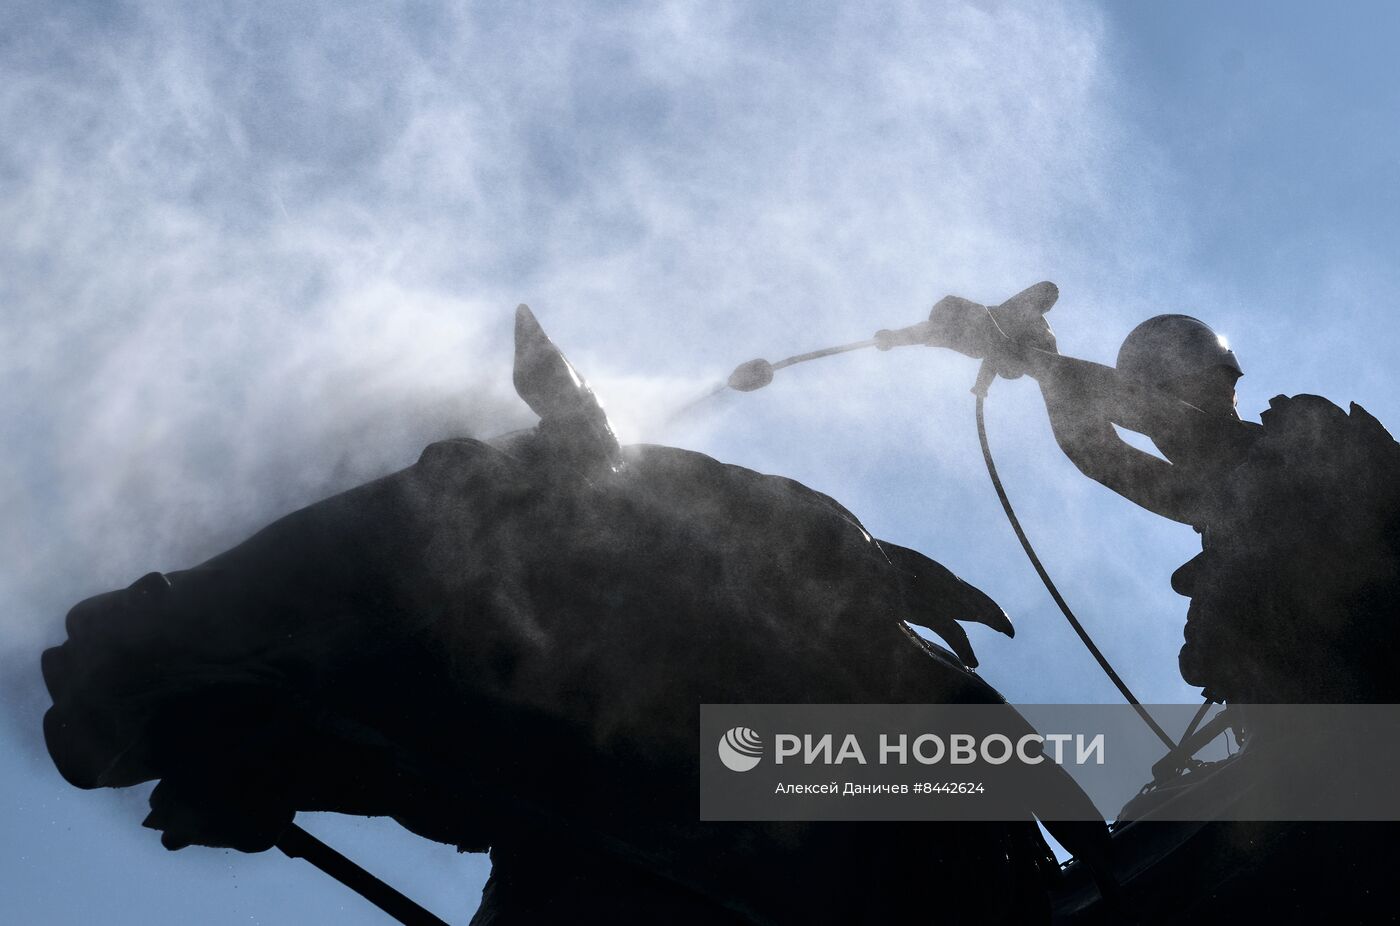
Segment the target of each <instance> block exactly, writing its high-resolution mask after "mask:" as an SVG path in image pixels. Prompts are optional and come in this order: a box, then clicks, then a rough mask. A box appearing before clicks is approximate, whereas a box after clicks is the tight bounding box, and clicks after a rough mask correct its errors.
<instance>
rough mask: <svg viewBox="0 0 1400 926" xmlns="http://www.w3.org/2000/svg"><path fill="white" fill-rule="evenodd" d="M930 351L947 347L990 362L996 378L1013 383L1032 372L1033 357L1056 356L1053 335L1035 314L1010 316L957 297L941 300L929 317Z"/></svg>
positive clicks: (994, 308)
mask: <svg viewBox="0 0 1400 926" xmlns="http://www.w3.org/2000/svg"><path fill="white" fill-rule="evenodd" d="M928 331H929V336H928V340H927V341H926V343H927V344H928V345H929V346H930V347H948V348H951V349H953V350H955V351H958V352H959V353H961V354H966V355H967V356H969V357H973V358H976V359H978V360H983V359H987V360H990V361H991V362H992V364H993V366H994V367H995V368H996V370H997V374H998V375H1000V376H1002V377H1004V378H1006V379H1015V378H1017V377H1018V376H1021V375H1022V374H1023V373H1026V372H1030V373H1032V374H1034V373H1035V372H1036V356H1037V353H1041V354H1045V353H1048V354H1054V353H1057V345H1056V342H1055V333H1054V331H1052V330H1051V328H1050V324H1049V322H1047V321H1046V319H1045V316H1044V315H1043V314H1041V313H1039V312H1031V313H1013V312H1011V311H1007V310H1006V308H1005V307H1002V306H996V307H993V308H988V307H987V306H984V305H982V304H980V303H976V302H973V301H972V300H970V299H964V298H962V297H961V296H944V297H943V298H942V299H940V300H938V302H937V303H936V304H935V305H934V307H933V311H932V312H930V313H929V320H928Z"/></svg>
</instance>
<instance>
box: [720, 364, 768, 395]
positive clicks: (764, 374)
mask: <svg viewBox="0 0 1400 926" xmlns="http://www.w3.org/2000/svg"><path fill="white" fill-rule="evenodd" d="M772 381H773V364H771V363H769V362H768V361H767V360H764V359H763V358H761V357H760V358H759V359H757V360H750V361H749V362H748V363H741V364H739V365H738V366H737V367H735V368H734V372H733V373H730V374H729V382H728V386H729V388H730V389H735V390H738V391H739V392H753V391H754V390H755V389H762V388H763V387H764V386H766V385H768V384H769V383H771V382H772Z"/></svg>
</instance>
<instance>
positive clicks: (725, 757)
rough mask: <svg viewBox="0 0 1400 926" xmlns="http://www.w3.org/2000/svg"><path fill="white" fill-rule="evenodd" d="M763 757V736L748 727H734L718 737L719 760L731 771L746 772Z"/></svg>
mask: <svg viewBox="0 0 1400 926" xmlns="http://www.w3.org/2000/svg"><path fill="white" fill-rule="evenodd" d="M762 758H763V738H762V737H761V736H759V735H758V734H757V733H755V732H754V731H752V730H750V729H749V728H748V727H735V728H734V729H732V730H730V731H729V732H728V733H726V734H724V735H723V736H721V737H720V738H719V760H720V761H721V762H723V763H724V767H725V768H727V769H729V770H730V771H731V772H747V771H748V770H749V769H751V768H753V767H754V766H755V765H757V764H758V763H759V760H760V759H762Z"/></svg>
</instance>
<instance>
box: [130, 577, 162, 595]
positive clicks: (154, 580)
mask: <svg viewBox="0 0 1400 926" xmlns="http://www.w3.org/2000/svg"><path fill="white" fill-rule="evenodd" d="M127 591H129V592H135V593H136V594H138V595H153V596H154V595H164V594H165V593H166V592H168V591H170V580H169V579H167V578H166V577H165V575H164V574H163V573H159V572H148V573H146V574H145V575H144V576H142V577H141V578H139V579H137V580H136V581H135V582H132V583H131V584H130V585H128V586H127Z"/></svg>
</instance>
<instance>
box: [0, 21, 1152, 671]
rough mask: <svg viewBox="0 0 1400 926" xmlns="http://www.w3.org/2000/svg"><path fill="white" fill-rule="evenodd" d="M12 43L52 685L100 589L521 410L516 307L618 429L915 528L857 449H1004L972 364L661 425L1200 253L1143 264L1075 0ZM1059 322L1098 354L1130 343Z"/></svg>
mask: <svg viewBox="0 0 1400 926" xmlns="http://www.w3.org/2000/svg"><path fill="white" fill-rule="evenodd" d="M9 18H10V19H11V20H12V22H11V23H10V24H9V25H11V26H13V27H14V28H6V29H4V30H0V31H3V32H4V33H5V34H8V35H10V36H11V38H10V39H8V40H7V44H6V46H5V48H4V52H3V59H2V60H3V71H0V112H2V113H3V117H4V123H3V124H4V125H6V127H7V131H6V132H5V134H4V136H3V138H0V179H3V189H4V191H5V192H4V194H3V196H0V242H3V244H0V297H2V298H3V302H0V305H3V312H4V329H5V342H6V344H5V351H4V355H3V359H0V364H3V365H2V366H0V383H3V387H4V389H3V392H4V395H3V398H0V414H3V419H0V420H3V422H4V428H5V435H6V441H5V447H6V449H5V453H4V456H3V457H0V475H3V476H4V480H3V487H4V488H3V491H4V493H5V496H4V498H3V503H4V505H5V510H6V511H7V512H9V517H8V518H7V519H6V521H5V526H4V528H3V534H0V537H3V554H4V565H3V567H0V570H3V571H0V593H3V594H4V595H5V597H6V606H5V608H4V610H3V614H2V615H0V638H3V643H4V647H5V648H6V650H7V651H10V652H17V653H22V654H23V658H24V659H26V660H28V659H31V658H32V655H33V653H34V650H35V649H36V648H37V646H38V645H39V644H40V643H41V642H44V641H52V640H54V639H55V638H56V634H57V633H58V620H59V619H60V618H61V616H62V613H63V611H64V610H65V609H66V607H67V606H68V605H69V604H71V603H73V602H74V601H76V600H77V599H78V598H80V597H82V596H84V595H87V594H90V593H93V592H96V591H100V590H103V589H105V588H109V587H114V586H117V585H122V584H125V583H126V582H128V581H130V580H131V579H132V578H134V577H136V576H138V575H140V574H142V573H144V572H146V571H149V570H150V569H156V568H159V569H171V568H180V567H182V566H187V565H191V564H192V563H194V562H197V561H198V560H200V559H202V558H204V557H205V556H208V555H210V554H212V553H214V552H217V551H218V550H219V549H221V548H223V547H224V546H227V545H228V544H230V543H232V542H234V541H236V540H238V539H240V538H241V537H242V536H244V535H246V534H247V533H249V532H251V531H252V530H254V529H256V528H257V527H258V526H260V525H261V524H262V523H264V522H266V521H267V520H269V519H271V518H272V517H275V516H276V515H278V514H280V513H282V512H285V511H286V510H288V509H290V508H292V507H295V506H297V505H301V504H305V503H307V502H309V501H312V500H314V499H315V498H318V497H321V496H323V495H325V494H328V493H330V492H333V491H336V490H339V489H343V488H346V487H348V486H350V485H353V484H356V483H358V482H361V481H363V480H365V479H367V478H370V477H372V476H375V475H379V474H381V473H383V472H387V471H389V470H391V469H394V468H397V467H399V466H402V465H406V464H408V463H410V462H412V460H413V459H414V458H415V457H416V454H417V452H418V450H419V449H420V448H421V446H422V445H423V444H424V443H426V442H428V441H430V440H432V439H436V438H440V437H445V436H449V435H461V434H475V435H489V434H492V433H497V432H500V431H505V430H509V429H511V428H513V427H518V426H521V425H524V424H528V423H529V421H530V416H529V413H528V411H527V410H526V409H525V408H524V406H523V404H521V403H519V402H518V401H517V400H516V399H515V397H514V396H513V394H512V392H511V391H510V386H509V360H510V341H509V336H510V319H511V311H512V309H513V307H514V305H515V304H516V303H517V302H520V301H528V302H529V303H530V304H531V305H532V306H533V307H534V308H535V310H536V312H537V314H538V315H539V317H540V319H541V320H542V322H543V323H544V325H545V327H546V329H547V330H548V331H549V332H550V334H551V335H552V336H553V337H554V339H555V340H556V341H557V342H558V343H559V344H560V345H561V346H563V348H564V349H565V350H566V352H568V353H569V355H570V357H571V359H573V360H574V362H575V364H576V366H578V367H579V369H580V370H581V371H582V372H583V373H584V374H585V375H586V376H588V377H589V378H590V380H591V381H592V382H593V383H594V385H595V387H596V388H597V389H598V391H599V393H600V394H601V395H602V397H603V398H604V399H605V401H607V402H608V404H609V407H610V410H611V411H612V412H613V414H614V415H615V417H616V418H617V419H618V423H619V427H620V430H621V431H622V433H623V436H624V437H626V438H630V439H640V438H648V439H657V438H661V439H665V440H666V441H668V442H679V443H685V444H688V445H691V446H696V447H698V448H700V449H705V450H707V451H709V452H713V453H715V454H716V455H717V456H721V457H722V458H725V459H734V460H736V461H738V462H748V463H751V464H753V465H758V466H760V467H762V468H767V469H770V470H781V471H785V472H790V473H793V474H795V475H799V476H803V477H806V478H810V479H811V480H812V481H813V482H814V483H816V484H818V487H819V488H822V489H824V490H827V491H832V492H833V493H834V494H837V495H838V496H839V497H842V498H843V500H847V499H848V498H849V496H851V495H855V496H856V497H857V498H860V497H861V496H863V495H866V494H867V493H869V494H870V495H871V496H872V497H871V499H870V500H871V503H872V504H876V503H879V504H883V503H884V502H883V501H881V500H879V499H876V498H874V497H873V496H874V494H875V490H874V489H872V488H870V487H869V486H865V485H862V484H861V479H862V473H861V471H860V465H859V464H858V463H853V462H852V460H851V459H850V458H848V457H845V456H842V455H841V454H840V452H839V448H832V447H829V446H824V444H829V443H830V442H829V440H827V439H826V435H828V434H830V433H844V434H849V435H851V436H852V438H851V439H853V440H859V441H860V442H862V444H863V446H864V448H865V450H866V452H867V453H868V455H869V456H868V459H870V460H871V461H877V460H881V459H883V458H885V457H888V456H890V455H893V454H896V453H902V452H905V451H906V450H907V449H908V448H909V446H910V442H911V441H912V442H913V445H914V446H918V447H923V448H924V451H925V452H933V450H931V449H930V448H931V447H933V445H935V444H937V445H939V446H938V447H935V448H934V449H938V450H940V452H941V451H942V450H946V449H947V448H946V447H944V446H943V444H944V443H946V442H947V441H948V440H951V439H952V438H950V437H949V436H948V434H947V433H942V434H940V433H938V432H939V430H940V428H939V427H938V426H934V427H932V428H931V429H930V430H927V431H926V430H923V426H924V425H925V424H927V423H929V422H930V421H933V422H935V425H936V423H937V422H939V421H942V420H943V419H945V418H946V419H947V421H956V422H957V424H956V427H957V428H960V429H964V430H965V429H966V428H967V427H970V425H967V422H966V419H965V418H964V417H962V415H963V412H964V410H965V405H964V404H962V403H964V402H965V399H966V392H965V390H966V387H967V385H969V384H970V383H966V382H964V380H965V379H967V377H968V375H969V372H968V371H969V367H968V366H967V364H966V363H962V362H960V361H958V360H957V358H952V357H951V356H949V357H948V358H947V359H946V361H939V362H933V361H932V360H930V357H932V354H926V355H925V356H923V357H922V358H921V359H919V360H913V359H909V358H903V359H893V358H890V359H889V361H888V362H889V363H890V364H895V366H885V367H879V370H881V371H884V370H897V371H898V373H897V375H898V377H899V382H900V388H901V390H907V392H905V393H903V395H904V396H906V397H913V398H908V399H907V401H906V400H904V399H900V398H897V397H892V396H891V395H890V382H891V381H892V379H891V378H890V377H892V376H894V375H895V374H884V373H880V374H876V373H875V372H874V371H876V369H877V367H876V364H877V363H880V362H884V361H877V360H875V359H872V358H865V359H855V358H853V359H851V360H849V361H843V363H846V364H847V365H846V366H843V367H841V368H840V371H841V372H840V373H839V374H838V373H836V372H834V368H833V371H829V372H828V373H825V374H816V373H813V374H810V375H806V376H805V378H804V379H803V380H801V381H800V382H801V384H802V385H801V389H798V388H796V386H794V387H793V388H790V389H787V390H782V389H779V388H778V387H777V386H775V387H774V388H773V390H772V391H771V394H770V393H764V394H759V395H757V396H755V397H753V398H752V401H750V402H749V404H748V405H746V406H744V409H745V410H744V414H743V415H742V416H738V417H736V416H735V415H734V414H732V411H733V406H723V405H722V404H721V405H720V406H717V407H716V409H715V410H714V411H707V412H703V413H701V414H698V415H696V416H693V417H692V418H690V419H687V421H686V422H684V423H682V424H681V425H679V426H673V427H670V428H666V429H662V428H661V427H660V424H661V422H663V421H665V420H666V417H667V415H668V413H669V412H670V411H671V410H672V409H674V408H675V407H676V406H677V405H679V404H681V403H682V402H684V401H686V400H688V399H690V398H692V397H693V396H694V395H697V394H699V393H700V392H701V391H703V389H704V388H705V387H706V386H708V385H709V384H710V383H711V382H713V381H714V380H715V379H716V378H717V377H722V376H723V375H725V374H726V373H727V372H728V370H729V369H730V368H732V366H733V365H734V364H735V363H737V362H739V361H741V360H744V359H748V358H749V357H751V356H756V355H767V356H770V357H773V358H774V359H776V358H777V357H780V356H783V355H784V354H786V353H792V352H796V351H799V350H805V349H810V348H812V347H817V346H821V345H823V344H825V343H829V342H833V341H844V340H852V339H855V338H859V337H865V336H868V335H869V334H870V333H871V332H873V331H874V330H875V329H876V328H880V327H890V326H895V325H903V324H909V323H912V322H914V321H917V320H919V319H920V318H921V317H922V315H923V314H924V313H926V311H927V307H928V305H929V303H930V302H931V301H932V300H934V299H936V298H937V297H938V296H941V295H942V294H943V293H944V292H947V291H955V292H962V293H963V294H965V295H968V296H971V297H973V298H981V299H985V300H989V301H990V300H993V299H996V298H999V297H1001V296H1004V295H1009V294H1010V293H1011V292H1014V291H1015V290H1017V289H1020V288H1021V287H1023V286H1025V285H1027V284H1029V283H1031V282H1034V281H1035V280H1036V279H1040V278H1042V277H1049V278H1051V279H1056V280H1057V281H1059V282H1060V283H1061V284H1062V286H1063V287H1064V288H1065V290H1066V292H1067V293H1071V292H1073V293H1074V297H1072V298H1076V299H1079V300H1082V301H1083V302H1084V303H1094V302H1095V301H1097V307H1096V312H1097V318H1098V320H1099V322H1100V323H1101V322H1103V320H1104V319H1105V318H1110V319H1112V318H1119V317H1121V318H1126V317H1127V315H1126V314H1122V315H1117V314H1115V313H1131V312H1132V311H1134V309H1135V305H1134V304H1133V302H1132V300H1131V299H1129V298H1123V294H1125V293H1130V292H1132V291H1134V289H1135V285H1134V281H1135V280H1136V279H1137V278H1138V277H1139V276H1140V275H1141V274H1142V273H1144V272H1145V271H1144V264H1143V261H1144V258H1143V257H1142V256H1141V255H1142V253H1143V252H1144V251H1147V250H1152V251H1154V253H1156V254H1157V255H1159V256H1160V255H1161V253H1162V252H1163V251H1164V250H1169V249H1170V245H1169V244H1163V243H1162V242H1160V241H1159V242H1157V243H1156V246H1155V248H1152V249H1145V248H1141V247H1138V246H1137V244H1136V243H1137V242H1139V241H1141V240H1142V239H1143V236H1145V235H1146V234H1147V233H1148V232H1147V230H1146V229H1149V228H1151V222H1152V220H1153V216H1152V215H1151V213H1150V208H1151V207H1150V202H1151V197H1150V196H1148V195H1144V192H1145V191H1148V192H1150V189H1149V188H1150V185H1151V182H1152V176H1153V171H1154V170H1155V169H1156V168H1155V167H1154V165H1153V162H1152V156H1151V154H1150V152H1143V151H1141V150H1137V149H1135V148H1133V145H1134V141H1133V139H1132V138H1131V137H1129V136H1128V135H1127V134H1125V132H1124V130H1123V129H1122V127H1121V126H1120V124H1119V122H1118V121H1117V119H1116V118H1115V113H1114V105H1115V104H1114V98H1113V85H1112V81H1111V75H1110V74H1108V73H1107V71H1106V65H1105V63H1104V59H1103V56H1102V44H1103V41H1104V25H1103V23H1102V21H1101V18H1100V16H1099V14H1098V13H1097V12H1096V11H1095V10H1093V9H1092V8H1091V7H1088V6H1081V5H1078V4H1069V5H1064V6H1057V7H1042V8H1032V9H1027V8H1020V7H1017V6H1014V5H1010V4H1007V5H1002V4H995V3H992V4H987V3H965V4H947V5H939V6H938V7H937V8H928V7H927V6H926V5H923V4H890V5H878V6H868V5H866V6H859V7H856V6H852V5H848V4H847V5H839V4H830V5H823V4H802V5H794V6H792V7H787V6H784V5H776V4H759V5H753V4H738V3H735V4H714V3H689V2H670V3H662V4H597V5H590V6H587V7H583V6H575V5H552V4H551V5H540V6H526V5H518V4H472V5H465V4H463V5H428V4H409V3H403V4H382V3H321V4H315V3H309V4H308V3H297V4H285V5H278V4H260V5H256V6H252V7H247V8H239V7H236V6H232V5H217V6H199V7H189V6H187V5H180V4H174V3H143V4H139V5H138V4H125V5H123V4H112V5H104V6H102V7H92V8H89V7H85V6H65V5H54V6H50V5H41V4H32V5H29V6H23V5H20V6H17V7H15V8H14V9H13V10H12V12H11V13H10V14H9ZM1125 162H1127V163H1129V164H1130V165H1131V166H1129V167H1125V166H1124V164H1125ZM1158 231H1160V229H1158ZM1089 253H1092V254H1094V257H1093V259H1092V261H1091V260H1090V259H1089V258H1086V257H1085V256H1084V255H1086V254H1089ZM1154 259H1155V258H1154ZM1067 281H1068V282H1069V283H1070V284H1077V288H1073V289H1072V288H1071V286H1070V285H1067ZM1109 307H1112V308H1109ZM1120 307H1121V308H1120ZM1067 321H1068V323H1069V327H1070V330H1071V331H1073V332H1076V333H1077V334H1078V336H1079V343H1080V344H1081V345H1086V346H1087V347H1089V348H1096V347H1102V346H1103V345H1106V344H1108V343H1109V342H1110V341H1113V340H1115V339H1116V337H1117V336H1120V335H1121V331H1123V330H1126V327H1127V325H1126V324H1122V325H1119V326H1117V328H1116V329H1115V327H1114V326H1113V325H1112V324H1108V325H1102V326H1101V327H1094V328H1092V329H1091V328H1090V327H1089V326H1087V325H1084V326H1083V327H1076V326H1079V325H1081V324H1082V323H1081V322H1079V321H1076V320H1075V318H1074V316H1068V317H1067ZM862 373H865V374H870V375H867V376H862V375H860V374H862ZM794 382H795V383H796V382H797V381H796V380H795V381H794ZM954 386H955V387H956V388H952V387H954ZM912 403H917V405H916V406H915V407H913V408H912V409H911V407H910V406H911V404H912ZM726 408H728V409H729V410H728V411H726ZM892 409H893V411H892ZM891 414H899V415H901V416H904V417H903V418H901V420H900V423H899V425H898V426H891V425H890V424H889V416H890V415H891ZM1039 414H1040V415H1043V413H1039ZM1024 415H1027V416H1029V417H1027V418H1026V420H1027V422H1031V421H1034V420H1038V419H1036V413H1035V410H1034V408H1033V407H1032V408H1031V411H1030V412H1026V413H1024ZM916 424H917V425H918V427H917V428H916V427H914V425H916ZM952 427H954V425H951V424H946V423H945V424H944V425H943V428H942V430H944V431H946V430H947V429H949V428H952ZM1029 427H1031V425H1030V424H1027V428H1029ZM966 439H967V437H966V435H965V434H963V435H962V436H960V437H959V438H958V440H963V441H965V440H966ZM966 448H967V445H966V444H960V445H958V452H957V454H950V453H945V454H944V456H945V457H946V458H947V462H946V463H944V464H939V465H940V466H943V467H944V468H943V469H941V470H940V471H938V472H936V473H933V474H929V473H921V474H919V477H920V478H936V479H939V480H942V486H943V489H942V491H941V493H940V494H937V495H936V497H929V498H924V499H921V501H920V504H926V505H928V510H930V511H935V512H936V511H937V510H938V506H939V505H940V504H947V498H949V497H952V496H956V495H957V493H959V492H962V491H964V490H966V491H976V492H983V491H984V486H983V485H982V483H981V481H980V480H981V479H982V478H983V477H982V476H981V475H980V473H978V472H976V471H975V470H973V469H971V468H970V467H969V461H970V462H971V464H976V462H977V460H976V457H974V456H970V455H967V454H966V452H965V451H966ZM955 458H956V459H955ZM871 465H872V467H876V464H875V463H872V464H871ZM881 465H887V464H881ZM877 468H878V467H877ZM877 475H878V476H879V477H880V478H887V477H888V475H889V474H888V471H887V470H881V471H880V472H879V473H878V474H877ZM847 487H849V488H847ZM908 491H910V492H919V491H922V489H918V490H916V489H912V488H911V489H909V490H908ZM1074 491H1082V487H1081V488H1080V489H1076V490H1074ZM885 501H887V500H885ZM853 507H856V510H857V511H858V513H862V514H865V511H863V510H862V509H861V508H860V507H859V506H857V505H855V504H854V503H853ZM980 510H981V509H979V511H980ZM987 510H988V511H990V510H991V509H987ZM963 514H964V515H965V514H966V512H964V513H963ZM995 516H996V517H999V515H995ZM887 520H891V521H892V522H893V521H897V519H887ZM1070 529H1074V525H1073V524H1071V525H1070ZM947 533H948V534H950V535H951V534H955V533H956V530H955V529H953V528H949V529H948V530H947ZM916 539H918V538H916ZM929 552H930V553H931V554H932V555H934V556H936V557H940V558H945V559H946V557H942V556H941V555H940V554H941V552H942V551H941V550H940V549H937V548H935V549H930V550H929ZM950 565H955V566H956V565H957V564H956V563H951V562H950ZM991 590H992V591H993V592H994V593H995V592H996V589H991ZM978 645H979V646H981V644H980V643H979V644H978Z"/></svg>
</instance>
